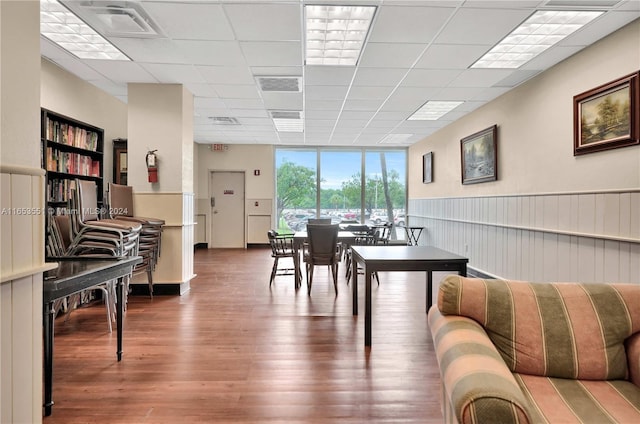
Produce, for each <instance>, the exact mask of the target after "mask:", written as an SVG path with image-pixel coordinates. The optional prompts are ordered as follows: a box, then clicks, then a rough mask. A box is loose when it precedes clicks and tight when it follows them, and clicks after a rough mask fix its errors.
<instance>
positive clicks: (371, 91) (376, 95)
mask: <svg viewBox="0 0 640 424" xmlns="http://www.w3.org/2000/svg"><path fill="white" fill-rule="evenodd" d="M393 88H394V87H391V86H388V87H372V86H354V87H351V90H349V96H348V99H349V100H384V99H386V98H387V97H389V94H391V92H392V91H393Z"/></svg>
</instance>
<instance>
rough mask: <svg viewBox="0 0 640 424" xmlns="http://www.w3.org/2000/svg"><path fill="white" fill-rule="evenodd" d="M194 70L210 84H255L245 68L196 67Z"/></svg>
mask: <svg viewBox="0 0 640 424" xmlns="http://www.w3.org/2000/svg"><path fill="white" fill-rule="evenodd" d="M196 69H197V70H198V71H199V72H200V74H201V75H202V77H203V78H204V79H205V81H207V82H210V83H212V84H234V85H235V84H255V79H254V78H253V75H252V74H251V72H249V69H248V68H247V67H246V66H196Z"/></svg>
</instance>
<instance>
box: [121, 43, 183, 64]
mask: <svg viewBox="0 0 640 424" xmlns="http://www.w3.org/2000/svg"><path fill="white" fill-rule="evenodd" d="M109 41H111V42H112V43H113V44H114V45H115V46H116V47H118V48H119V49H120V50H121V51H122V52H123V53H124V54H126V55H127V56H128V57H129V58H131V60H134V61H136V62H143V63H183V64H184V63H189V64H192V63H193V62H192V61H190V60H188V58H187V57H186V56H185V55H183V54H182V51H181V48H180V46H179V45H177V44H176V43H174V42H173V41H172V40H170V39H168V38H116V37H112V38H109Z"/></svg>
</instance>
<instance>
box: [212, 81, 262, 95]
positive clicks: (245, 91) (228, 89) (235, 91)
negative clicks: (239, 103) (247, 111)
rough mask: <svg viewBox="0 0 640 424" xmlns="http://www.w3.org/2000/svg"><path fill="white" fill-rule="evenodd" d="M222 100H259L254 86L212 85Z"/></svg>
mask: <svg viewBox="0 0 640 424" xmlns="http://www.w3.org/2000/svg"><path fill="white" fill-rule="evenodd" d="M212 86H213V88H214V89H215V90H216V92H217V93H218V95H219V96H220V97H221V98H223V99H259V98H260V94H259V93H258V88H257V87H256V86H255V85H231V84H212Z"/></svg>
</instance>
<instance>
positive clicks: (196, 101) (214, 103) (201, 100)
mask: <svg viewBox="0 0 640 424" xmlns="http://www.w3.org/2000/svg"><path fill="white" fill-rule="evenodd" d="M193 107H195V108H200V109H202V108H204V109H226V105H225V103H224V102H223V101H222V99H214V98H211V97H194V98H193Z"/></svg>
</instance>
